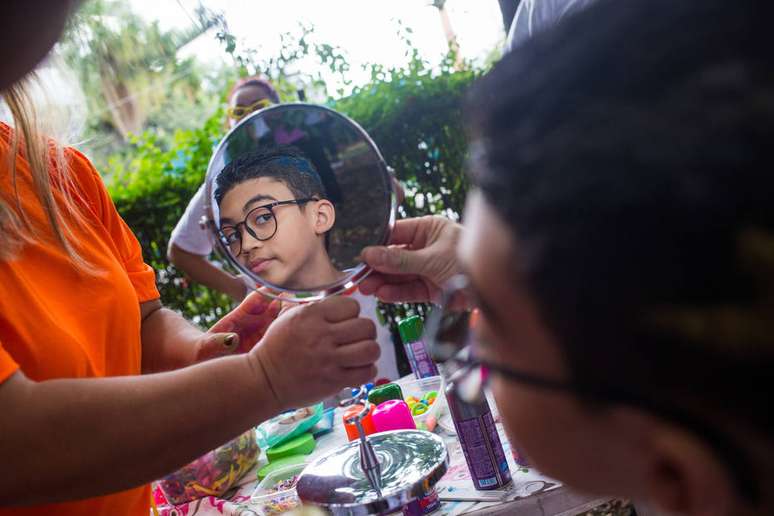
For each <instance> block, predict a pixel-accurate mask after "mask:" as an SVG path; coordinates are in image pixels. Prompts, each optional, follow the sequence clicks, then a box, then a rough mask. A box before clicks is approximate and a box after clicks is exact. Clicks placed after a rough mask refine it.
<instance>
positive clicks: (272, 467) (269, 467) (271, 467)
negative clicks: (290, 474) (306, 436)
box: [258, 455, 306, 480]
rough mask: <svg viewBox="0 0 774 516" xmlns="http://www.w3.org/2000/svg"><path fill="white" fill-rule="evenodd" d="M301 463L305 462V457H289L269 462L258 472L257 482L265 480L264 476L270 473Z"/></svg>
mask: <svg viewBox="0 0 774 516" xmlns="http://www.w3.org/2000/svg"><path fill="white" fill-rule="evenodd" d="M302 462H306V455H290V456H288V457H283V458H281V459H277V460H276V461H274V462H270V463H268V464H266V465H265V466H264V467H262V468H261V469H259V470H258V480H263V479H264V478H266V475H268V474H269V473H271V472H272V471H276V470H278V469H282V468H284V467H286V466H290V465H295V464H301V463H302Z"/></svg>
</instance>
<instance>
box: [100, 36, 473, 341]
mask: <svg viewBox="0 0 774 516" xmlns="http://www.w3.org/2000/svg"><path fill="white" fill-rule="evenodd" d="M309 34H310V33H309V32H304V33H303V34H302V36H301V37H300V38H295V39H294V38H291V39H290V40H289V41H290V42H289V43H287V44H286V46H289V47H291V48H288V49H287V51H284V52H283V53H281V55H280V57H279V58H276V59H274V60H273V61H271V62H269V61H266V62H262V63H260V64H256V62H255V61H254V60H251V58H250V57H249V56H248V57H244V56H241V61H239V60H238V61H237V62H238V63H239V64H240V66H245V67H249V68H250V70H249V73H254V72H255V71H257V70H260V71H262V72H263V73H264V74H266V75H269V77H271V78H272V79H274V80H277V77H278V76H279V77H281V74H282V73H287V70H288V67H290V66H291V64H293V63H295V62H297V61H298V60H300V59H302V58H303V57H304V56H308V55H310V54H311V53H312V52H315V55H316V56H317V57H318V58H319V59H320V60H321V61H322V62H327V63H328V64H329V65H330V66H331V67H333V68H332V69H334V70H335V69H338V70H340V71H341V73H345V71H346V70H347V66H348V65H346V61H345V60H344V57H343V55H342V54H341V53H340V51H339V50H338V49H335V48H334V47H330V46H325V45H318V44H312V43H309V40H308V37H309ZM399 34H400V35H401V37H403V39H404V42H405V43H406V48H407V57H408V64H407V65H406V66H405V67H403V68H400V69H385V68H383V67H380V66H375V65H372V66H371V67H370V68H371V69H370V71H371V77H372V81H371V83H370V84H368V85H366V86H363V87H360V88H355V89H354V91H353V93H352V94H351V95H349V96H348V97H345V98H340V99H336V100H334V99H331V98H329V100H328V102H327V104H328V105H329V106H330V107H332V108H333V109H335V110H337V111H340V112H342V113H344V114H346V115H348V116H350V117H351V118H353V119H354V120H355V121H356V122H358V123H359V124H360V125H361V126H362V127H363V128H364V129H365V130H366V131H367V132H368V133H369V134H370V135H371V137H372V138H373V139H374V141H375V143H376V145H377V146H378V147H379V149H380V150H381V152H382V154H383V156H384V158H385V160H386V161H387V164H388V165H390V166H391V167H392V168H393V169H394V170H395V172H396V175H397V177H398V179H400V180H401V182H402V183H403V184H404V185H405V188H406V199H405V201H404V203H403V206H401V208H400V210H401V215H403V216H418V215H424V214H443V215H446V216H449V217H452V218H458V217H459V216H460V214H461V213H462V207H463V202H464V198H465V194H466V191H467V188H468V182H467V179H466V177H465V174H464V172H463V168H464V162H465V156H466V151H465V149H466V135H465V131H464V124H463V119H462V106H463V104H464V97H465V93H466V90H467V88H468V87H469V85H470V84H471V82H472V81H473V80H474V79H475V78H476V77H477V76H478V75H479V74H480V73H481V71H475V70H473V69H472V68H471V67H470V66H469V65H468V66H466V67H465V68H464V69H463V70H461V71H456V70H455V69H454V61H455V60H454V56H453V55H450V56H448V57H447V59H446V60H444V62H443V63H441V66H440V68H435V69H433V68H432V67H431V66H430V65H429V63H427V62H426V61H424V60H422V59H421V57H420V56H419V55H418V53H417V51H416V50H415V49H413V47H411V44H410V39H409V36H410V34H411V31H410V30H409V29H407V28H405V29H404V28H401V30H400V33H399ZM222 40H223V41H224V43H225V44H226V46H227V47H229V46H231V50H232V52H233V51H234V46H235V42H234V41H232V40H230V39H229V37H228V35H227V33H224V35H222ZM227 50H228V48H227ZM277 74H279V75H277ZM306 80H309V81H312V82H314V81H315V80H317V79H316V78H315V77H307V79H306ZM279 82H280V84H283V83H282V82H281V80H280V81H279ZM285 84H290V83H289V82H288V83H285ZM222 120H223V113H222V111H219V112H217V113H215V114H214V115H213V116H212V117H210V118H209V119H208V120H207V122H206V123H205V124H204V126H203V127H201V128H200V129H195V130H180V131H178V132H177V133H175V136H174V139H173V143H172V144H171V146H167V145H165V144H164V142H162V141H160V140H159V139H158V138H157V136H155V135H154V133H152V132H145V133H143V134H142V135H140V136H137V137H134V138H132V140H131V148H130V149H129V150H127V151H126V153H125V156H128V158H126V157H124V156H122V157H120V158H117V159H114V160H112V161H111V162H110V167H111V169H112V173H111V175H110V177H109V181H108V187H109V189H110V192H111V195H112V196H113V199H114V201H115V203H116V206H117V207H118V210H119V212H120V213H121V214H122V216H123V217H124V219H125V220H126V221H127V223H128V224H129V226H130V227H131V228H132V229H133V230H134V231H135V233H136V234H137V236H138V238H139V239H140V243H141V244H142V247H143V251H144V253H145V254H144V257H145V259H146V261H147V262H148V263H150V264H151V265H152V266H153V267H154V269H156V271H157V272H158V284H159V289H160V291H161V293H162V301H163V302H164V304H165V305H167V306H169V307H171V308H173V309H177V310H180V311H181V312H182V313H183V314H184V315H186V316H187V317H189V318H190V319H192V320H194V321H196V322H199V323H201V324H202V325H205V326H208V325H210V324H212V323H213V322H215V321H216V320H217V319H218V318H220V317H221V316H222V315H223V314H224V313H226V311H227V310H229V308H230V307H231V303H230V300H229V299H228V298H227V297H226V296H225V295H222V294H218V293H215V292H213V291H210V290H209V289H206V288H204V287H202V286H200V285H189V284H188V282H187V281H186V280H185V278H184V277H183V276H181V274H180V273H179V272H178V271H177V270H176V269H175V268H174V267H173V266H171V265H170V264H169V263H168V261H167V259H166V248H167V243H168V239H169V236H170V234H171V231H172V228H173V227H174V226H175V224H176V223H177V221H178V219H179V218H180V216H181V215H182V213H183V211H184V210H185V207H186V205H187V203H188V200H189V199H190V198H191V197H192V195H193V194H194V192H195V191H196V189H197V188H198V187H199V185H200V184H201V182H202V180H203V178H204V174H205V171H206V168H207V164H208V161H209V159H210V156H211V154H212V151H213V148H214V146H215V145H216V143H217V142H218V140H219V139H220V138H221V137H222V135H223V133H222ZM382 310H383V314H384V315H385V317H386V318H387V319H388V320H389V321H390V322H391V326H392V330H393V335H397V328H396V321H397V320H399V319H401V318H403V317H405V316H407V315H409V314H420V315H422V314H424V313H425V311H426V307H425V306H423V305H393V306H383V307H382Z"/></svg>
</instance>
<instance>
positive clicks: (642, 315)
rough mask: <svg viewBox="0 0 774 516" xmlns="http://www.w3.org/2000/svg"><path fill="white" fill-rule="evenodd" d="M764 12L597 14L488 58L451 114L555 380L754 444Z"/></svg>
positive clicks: (758, 423) (745, 5)
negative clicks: (512, 246)
mask: <svg viewBox="0 0 774 516" xmlns="http://www.w3.org/2000/svg"><path fill="white" fill-rule="evenodd" d="M772 16H774V4H772V3H770V2H760V1H754V0H740V1H737V2H733V3H729V2H727V1H725V0H694V1H688V0H679V1H675V0H629V1H620V0H601V1H600V2H599V3H598V4H596V5H594V6H592V7H591V8H589V9H587V10H585V11H583V12H581V13H578V14H576V15H574V16H572V17H570V18H568V19H567V20H565V21H564V22H563V23H562V24H560V25H559V26H557V27H555V28H554V29H552V30H549V31H546V32H545V33H542V34H539V35H537V36H536V37H535V38H534V39H532V40H531V41H529V42H527V43H526V44H525V45H524V46H522V47H520V48H519V49H517V50H516V51H515V52H513V53H512V54H510V55H508V56H506V57H505V58H503V59H502V61H500V62H499V63H498V64H497V65H496V66H495V67H494V69H493V70H492V72H491V73H489V74H488V76H486V77H484V78H483V79H482V80H481V81H480V82H479V83H478V84H477V85H476V87H475V89H474V92H473V94H472V96H471V106H470V107H471V109H470V110H469V112H470V114H471V121H472V122H473V127H474V130H473V134H472V136H473V139H474V140H475V141H476V142H477V143H474V147H473V148H474V152H472V156H473V159H472V161H471V168H472V169H473V172H472V174H473V179H474V182H475V183H476V184H477V185H478V187H479V188H480V189H481V190H482V191H483V193H484V196H485V198H486V199H487V201H488V203H489V205H490V206H492V207H493V208H494V209H495V210H496V211H497V212H498V214H499V216H500V217H501V218H502V220H503V221H505V222H506V223H507V224H508V225H509V226H510V228H511V229H512V231H513V234H514V236H515V237H516V239H517V252H518V257H519V258H518V259H519V261H520V267H519V274H521V275H523V278H522V280H524V279H525V280H526V284H527V286H528V288H529V290H530V294H531V296H532V298H533V299H534V300H535V302H536V303H537V306H538V308H539V310H540V312H541V316H542V318H543V320H544V321H545V322H546V324H547V326H548V327H549V328H550V330H551V331H552V332H553V334H554V336H555V337H556V339H557V341H558V343H559V345H560V346H561V347H562V349H563V351H564V354H565V357H566V360H567V361H568V363H569V366H570V369H571V372H572V373H571V374H572V376H573V381H574V382H576V383H577V384H578V385H580V386H582V387H583V388H585V389H588V390H589V391H592V392H593V391H599V392H619V393H631V396H632V397H638V398H639V399H642V400H649V401H646V402H645V404H647V403H648V402H652V404H653V405H654V406H655V405H659V404H660V405H662V406H665V405H670V406H671V407H672V408H671V410H672V411H674V412H677V413H680V412H682V413H683V414H684V415H685V416H686V417H687V418H690V417H696V418H701V419H704V420H706V421H708V422H709V424H710V426H711V427H714V428H718V429H721V428H722V429H723V430H724V431H727V432H731V433H732V434H734V432H737V431H738V432H739V434H736V435H737V436H738V435H748V436H756V437H758V438H759V439H758V440H759V442H764V443H766V445H768V447H771V444H772V443H771V435H772V431H774V410H771V394H767V392H769V390H768V388H769V386H770V384H771V374H772V373H771V371H772V370H774V369H773V368H774V312H772V311H771V310H772V304H771V303H772V300H774V159H772V156H773V154H772V137H773V135H774V62H773V61H774V59H772V55H773V54H772V53H771V50H770V46H769V44H770V41H769V40H770V32H771V28H770V20H771V19H772ZM476 147H478V148H479V149H480V150H481V151H482V152H480V153H477V152H476V151H475V149H476ZM477 154H479V155H480V158H481V159H480V160H479V161H478V162H476V155H477ZM522 264H523V266H522ZM514 274H515V272H514ZM709 431H710V429H709V428H708V429H707V432H709ZM737 440H738V441H739V442H745V441H746V439H738V438H737ZM746 442H747V444H749V443H750V442H751V441H749V440H748V441H746ZM761 460H763V459H761ZM766 460H770V459H766ZM756 466H760V464H757V465H756ZM772 466H773V465H772V464H771V463H769V464H766V466H765V468H766V470H767V474H770V473H771V468H772ZM750 469H751V471H748V473H749V475H752V476H753V478H754V479H755V482H756V483H760V482H761V479H762V475H763V474H762V473H761V471H760V470H759V469H758V470H757V471H755V470H753V468H750ZM756 477H757V478H756Z"/></svg>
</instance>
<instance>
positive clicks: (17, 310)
mask: <svg viewBox="0 0 774 516" xmlns="http://www.w3.org/2000/svg"><path fill="white" fill-rule="evenodd" d="M10 137H11V129H10V128H9V127H8V126H7V125H5V124H2V123H0V195H2V197H3V199H4V200H5V202H6V204H7V205H8V203H9V201H11V200H12V199H13V197H12V192H13V190H12V186H11V185H12V183H11V177H10V176H11V174H10V171H9V167H8V156H9V152H10V145H9V141H10ZM65 156H66V158H67V161H68V163H69V165H70V167H71V170H72V175H73V182H74V189H75V192H74V193H75V195H76V196H77V197H79V201H78V202H79V203H80V204H81V205H82V206H83V207H84V210H85V213H86V224H83V223H82V224H80V225H77V224H75V223H72V224H70V227H71V228H72V230H73V233H74V238H73V239H72V240H71V241H72V242H73V244H74V246H75V247H76V249H77V250H78V252H79V253H80V254H81V256H83V257H84V258H85V259H86V260H88V261H89V262H90V263H92V264H94V265H95V266H96V267H97V268H98V269H99V270H100V271H101V273H100V275H99V276H95V275H87V274H84V273H82V272H79V271H77V270H76V268H75V266H74V265H73V263H72V262H71V260H70V258H69V257H68V255H67V254H66V253H65V251H64V250H62V249H61V248H60V247H59V246H58V245H57V244H56V243H55V241H54V240H53V238H44V239H38V241H36V242H35V243H33V244H27V245H25V246H24V247H22V248H20V249H19V251H18V252H17V254H16V255H15V256H14V257H13V258H12V259H11V260H0V382H3V381H5V380H6V379H7V378H8V377H10V376H11V375H12V374H14V373H15V372H16V371H17V370H18V369H20V370H21V371H22V372H23V373H24V374H25V375H26V376H27V377H28V378H30V379H31V380H35V381H43V380H47V379H52V378H93V377H104V376H118V375H137V374H140V373H141V360H142V356H141V351H142V347H141V342H140V308H139V306H140V303H142V302H144V301H149V300H153V299H156V298H158V297H159V293H158V291H157V289H156V284H155V276H154V272H153V269H151V268H150V267H149V266H148V265H146V264H145V263H143V261H142V254H141V249H140V245H139V243H138V242H137V239H136V238H135V237H134V235H133V234H132V232H131V230H130V229H129V227H128V226H127V225H126V223H125V222H124V221H123V220H122V219H121V217H120V216H119V215H118V212H117V211H116V209H115V206H114V205H113V203H112V201H111V200H110V197H109V196H108V193H107V191H106V190H105V187H104V185H103V183H102V180H101V178H100V176H99V174H97V172H96V171H95V170H94V167H93V166H92V165H91V163H90V162H89V161H88V160H87V159H86V157H84V156H83V155H82V154H80V153H79V152H78V151H76V150H74V149H67V150H66V151H65ZM16 168H17V188H18V192H19V197H20V201H21V206H22V209H23V210H24V212H25V213H26V214H27V215H28V216H29V218H30V219H31V220H32V222H33V224H34V225H35V226H36V227H39V228H44V231H48V232H49V235H51V233H50V229H49V227H48V223H47V222H46V219H45V217H44V213H43V210H42V209H41V207H40V206H39V204H38V203H37V201H36V200H35V198H34V197H33V195H34V194H33V190H32V182H31V175H30V169H29V165H28V163H27V161H26V160H25V159H23V158H18V159H17V167H16ZM55 197H56V201H57V203H58V204H59V206H62V202H63V196H62V195H61V193H60V192H55ZM11 205H12V204H11ZM61 213H62V214H63V215H62V217H68V215H67V214H66V212H65V211H62V212H61ZM69 217H72V215H70V216H69ZM0 417H13V415H12V414H4V415H2V416H0ZM116 445H117V446H120V443H116ZM4 467H6V468H8V467H10V466H9V465H7V464H6V465H4ZM149 510H150V488H149V486H143V487H139V488H136V489H131V490H128V491H123V492H120V493H116V494H112V495H109V496H100V497H97V498H91V499H88V500H81V501H77V502H68V503H62V504H54V505H46V506H37V507H29V508H21V509H17V508H14V509H0V516H5V515H8V514H13V515H22V514H56V515H59V516H71V515H81V514H83V515H86V514H88V515H90V516H93V515H105V516H107V515H110V516H116V515H123V514H126V515H129V514H131V515H139V514H142V515H143V516H145V515H147V514H148V512H149Z"/></svg>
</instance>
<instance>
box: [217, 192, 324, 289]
mask: <svg viewBox="0 0 774 516" xmlns="http://www.w3.org/2000/svg"><path fill="white" fill-rule="evenodd" d="M293 199H296V196H294V195H293V193H292V192H291V191H290V189H289V188H288V187H287V186H286V185H285V183H283V182H282V181H279V180H277V179H274V178H269V177H261V178H255V179H248V180H247V181H244V182H242V183H240V184H238V185H236V186H234V187H233V188H231V190H229V191H228V192H227V193H226V195H225V196H224V197H223V199H222V201H221V203H220V214H221V225H222V226H227V225H230V226H235V225H236V224H238V223H241V222H243V221H244V220H245V217H246V216H247V215H248V214H250V213H251V212H252V213H257V212H254V211H253V210H255V208H258V207H259V206H266V205H268V204H271V203H273V202H276V201H289V200H293ZM261 212H262V213H264V214H265V213H266V212H264V211H262V210H261ZM272 212H273V214H274V218H275V219H276V224H277V230H276V233H275V234H274V236H273V237H271V238H269V239H268V240H264V241H261V240H258V239H256V238H254V237H253V236H252V235H250V233H249V232H247V231H246V230H245V228H244V227H242V226H244V224H241V225H240V227H239V231H240V232H241V237H242V250H241V252H240V253H239V255H238V256H237V259H238V260H239V262H240V263H242V264H243V265H244V266H245V267H247V268H248V269H250V270H251V271H252V272H253V273H255V274H257V275H258V276H260V277H261V278H263V279H264V280H266V281H268V282H270V283H273V284H275V285H279V286H281V287H286V288H308V287H310V286H311V285H312V284H313V283H308V281H309V280H307V279H305V277H304V276H305V275H309V274H310V273H312V272H314V270H315V267H314V265H315V264H317V263H320V261H321V260H325V262H326V263H330V260H329V259H328V256H327V253H326V251H325V243H324V236H325V232H327V231H328V230H329V229H330V228H331V227H332V226H333V222H334V218H335V214H334V213H333V205H332V204H331V203H330V202H329V201H327V200H325V199H323V200H320V201H311V202H309V203H306V204H305V205H303V206H298V205H295V204H288V205H282V206H276V207H274V208H272ZM251 218H252V215H251ZM311 281H314V280H311ZM318 284H319V282H318Z"/></svg>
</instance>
